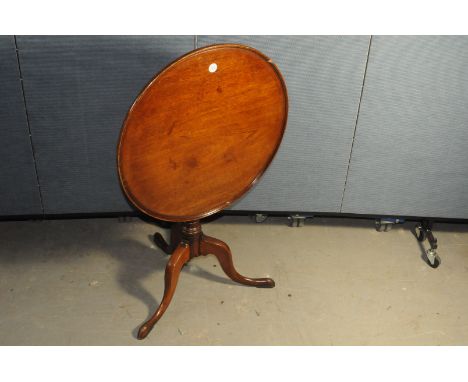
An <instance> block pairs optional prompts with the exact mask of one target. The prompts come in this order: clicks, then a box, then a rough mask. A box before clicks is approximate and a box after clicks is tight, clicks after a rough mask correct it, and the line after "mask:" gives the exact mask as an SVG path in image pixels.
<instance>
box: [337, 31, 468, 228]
mask: <svg viewBox="0 0 468 382" xmlns="http://www.w3.org/2000/svg"><path fill="white" fill-rule="evenodd" d="M467 68H468V37H467V36H376V37H373V38H372V43H371V48H370V55H369V63H368V67H367V74H366V80H365V85H364V91H363V96H362V102H361V108H360V114H359V119H358V124H357V130H356V136H355V141H354V146H353V152H352V157H351V163H350V170H349V176H348V181H347V185H346V192H345V195H344V203H343V208H342V212H346V213H358V214H374V215H376V214H382V215H397V216H401V215H404V216H417V217H442V218H462V219H466V218H468V70H467Z"/></svg>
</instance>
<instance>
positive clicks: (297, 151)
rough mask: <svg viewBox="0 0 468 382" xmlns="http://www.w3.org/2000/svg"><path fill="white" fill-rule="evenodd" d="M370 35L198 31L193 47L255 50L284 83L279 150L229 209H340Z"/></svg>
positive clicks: (328, 210)
mask: <svg viewBox="0 0 468 382" xmlns="http://www.w3.org/2000/svg"><path fill="white" fill-rule="evenodd" d="M369 39H370V37H368V36H320V37H317V36H198V38H197V41H198V46H199V47H201V46H205V45H209V44H213V43H220V42H231V43H241V44H246V45H249V46H252V47H254V48H257V49H258V50H260V51H261V52H263V53H265V54H266V55H267V56H269V57H270V58H271V59H272V60H273V61H274V62H275V63H276V64H277V65H278V67H279V69H280V70H281V72H282V74H283V76H284V78H285V81H286V85H287V88H288V95H289V117H288V125H287V128H286V133H285V136H284V139H283V142H282V144H281V147H280V149H279V151H278V153H277V155H276V157H275V159H274V161H273V162H272V164H271V166H270V168H269V169H268V170H267V171H266V173H265V174H264V176H263V178H262V179H261V180H260V182H259V183H258V184H257V185H256V187H255V188H254V189H253V190H251V191H250V192H249V194H247V196H245V197H244V198H243V199H242V200H241V201H239V202H238V203H236V204H235V205H234V206H233V207H232V208H233V209H234V210H257V211H261V210H264V211H326V212H339V211H340V207H341V200H342V196H343V189H344V183H345V178H346V171H347V168H348V162H349V154H350V150H351V144H352V139H353V133H354V127H355V121H356V116H357V110H358V104H359V98H360V94H361V88H362V82H363V76H364V69H365V64H366V59H367V52H368V46H369Z"/></svg>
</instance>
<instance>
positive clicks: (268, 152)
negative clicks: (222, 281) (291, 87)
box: [118, 44, 288, 222]
mask: <svg viewBox="0 0 468 382" xmlns="http://www.w3.org/2000/svg"><path fill="white" fill-rule="evenodd" d="M287 111H288V101H287V93H286V86H285V84H284V81H283V79H282V76H281V74H280V72H279V70H278V68H277V67H276V66H275V65H274V64H273V63H272V62H271V60H270V59H269V58H268V57H266V56H264V55H263V54H262V53H260V52H258V51H256V50H254V49H252V48H250V47H247V46H243V45H233V44H222V45H212V46H208V47H205V48H201V49H197V50H195V51H192V52H190V53H188V54H186V55H185V56H182V57H181V58H179V59H178V60H176V61H174V62H173V63H172V64H170V65H169V66H167V67H166V68H165V69H164V70H162V71H161V72H160V73H159V74H158V75H157V76H156V77H154V78H153V80H151V82H150V83H149V84H148V85H147V86H146V87H145V88H144V89H143V91H142V92H141V93H140V95H139V96H138V98H137V99H136V101H135V102H134V104H133V105H132V107H131V108H130V110H129V112H128V114H127V118H126V120H125V122H124V126H123V129H122V132H121V135H120V142H119V147H118V168H119V175H120V180H121V184H122V187H123V189H124V191H125V193H126V195H127V197H128V198H129V199H130V201H131V202H132V203H134V204H135V206H136V207H138V208H139V209H140V210H142V211H143V212H145V213H146V214H148V215H150V216H152V217H154V218H157V219H161V220H167V221H173V222H184V221H193V220H198V219H201V218H203V217H206V216H208V215H211V214H213V213H216V212H218V211H220V210H221V209H223V208H226V207H227V206H228V205H229V204H231V203H232V202H233V201H234V200H236V199H238V198H239V197H241V196H242V195H243V194H244V193H245V192H247V190H248V189H250V187H252V185H253V184H254V183H255V182H256V181H257V180H258V178H259V177H260V176H261V175H262V173H263V172H264V171H265V170H266V168H267V167H268V165H269V164H270V162H271V160H272V159H273V156H274V155H275V153H276V151H277V149H278V146H279V144H280V142H281V139H282V136H283V133H284V129H285V126H286V119H287Z"/></svg>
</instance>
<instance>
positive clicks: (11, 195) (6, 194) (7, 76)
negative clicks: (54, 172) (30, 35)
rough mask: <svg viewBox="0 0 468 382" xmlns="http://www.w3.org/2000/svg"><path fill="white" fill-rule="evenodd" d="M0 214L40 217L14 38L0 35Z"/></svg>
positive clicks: (38, 195) (37, 186)
mask: <svg viewBox="0 0 468 382" xmlns="http://www.w3.org/2000/svg"><path fill="white" fill-rule="evenodd" d="M0 142H1V145H0V215H2V216H8V215H41V214H42V206H41V197H40V190H39V185H38V182H37V176H36V170H35V166H34V156H33V150H32V145H31V140H30V137H29V129H28V120H27V115H26V109H25V106H24V99H23V91H22V86H21V77H20V70H19V66H18V59H17V55H16V44H15V38H14V36H0Z"/></svg>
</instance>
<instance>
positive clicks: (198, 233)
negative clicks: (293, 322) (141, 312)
mask: <svg viewBox="0 0 468 382" xmlns="http://www.w3.org/2000/svg"><path fill="white" fill-rule="evenodd" d="M175 230H177V231H179V232H180V234H181V241H180V243H179V244H178V245H177V248H176V250H175V251H174V253H173V254H172V255H171V258H170V259H169V262H168V263H167V266H166V273H165V287H164V296H163V299H162V300H161V304H160V305H159V307H158V309H157V310H156V312H155V313H154V314H153V316H151V318H150V319H149V320H148V321H146V322H145V323H144V324H143V325H142V326H141V327H140V329H139V331H138V339H140V340H141V339H143V338H145V337H146V336H147V335H148V333H149V332H150V331H151V329H152V328H153V326H154V325H155V324H156V322H158V320H159V319H160V318H161V316H162V315H163V314H164V312H165V311H166V309H167V307H168V305H169V303H170V302H171V299H172V296H173V295H174V292H175V289H176V286H177V281H178V279H179V274H180V271H181V269H182V267H183V265H184V264H185V263H187V262H188V261H189V260H190V259H192V258H194V257H198V256H206V255H209V254H213V255H215V256H216V258H217V259H218V261H219V264H220V265H221V268H222V269H223V270H224V272H225V273H226V275H227V276H228V277H229V278H230V279H231V280H233V281H235V282H238V283H240V284H244V285H249V286H254V287H257V288H273V287H274V286H275V282H274V281H273V280H272V279H270V278H268V277H263V278H257V279H254V278H250V277H245V276H242V275H241V274H240V273H239V272H237V271H236V269H235V268H234V263H233V261H232V254H231V250H230V249H229V247H228V246H227V244H226V243H224V242H223V241H221V240H218V239H215V238H213V237H210V236H207V235H205V234H204V233H203V232H202V228H201V224H200V221H195V222H189V223H184V224H182V225H181V226H179V227H173V231H175ZM166 245H167V243H166Z"/></svg>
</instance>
